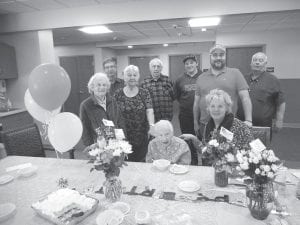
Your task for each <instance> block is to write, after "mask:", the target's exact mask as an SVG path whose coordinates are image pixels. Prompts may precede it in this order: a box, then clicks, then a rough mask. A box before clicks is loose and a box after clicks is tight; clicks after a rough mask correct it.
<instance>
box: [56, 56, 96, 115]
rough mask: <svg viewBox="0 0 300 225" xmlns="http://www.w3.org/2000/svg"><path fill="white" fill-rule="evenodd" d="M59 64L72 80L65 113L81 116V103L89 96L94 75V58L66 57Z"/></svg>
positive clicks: (60, 59) (65, 104)
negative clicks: (89, 83) (90, 82)
mask: <svg viewBox="0 0 300 225" xmlns="http://www.w3.org/2000/svg"><path fill="white" fill-rule="evenodd" d="M59 62H60V65H61V67H63V68H64V69H65V70H66V71H67V73H68V74H69V77H70V80H71V92H70V95H69V97H68V99H67V100H66V102H65V103H64V106H63V111H64V112H72V113H74V114H76V115H79V106H80V103H81V102H82V101H83V100H84V99H86V98H87V97H88V96H89V93H88V89H87V83H88V81H89V79H90V77H91V76H92V75H93V74H94V57H93V56H66V57H60V58H59Z"/></svg>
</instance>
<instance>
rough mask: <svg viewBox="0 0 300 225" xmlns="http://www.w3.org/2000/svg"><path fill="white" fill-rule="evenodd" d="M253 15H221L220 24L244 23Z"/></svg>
mask: <svg viewBox="0 0 300 225" xmlns="http://www.w3.org/2000/svg"><path fill="white" fill-rule="evenodd" d="M253 17H254V15H253V14H243V15H228V16H222V17H221V22H220V25H230V24H246V23H248V22H249V21H250V20H251V19H252V18H253Z"/></svg>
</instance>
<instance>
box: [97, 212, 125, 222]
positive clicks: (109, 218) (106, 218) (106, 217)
mask: <svg viewBox="0 0 300 225" xmlns="http://www.w3.org/2000/svg"><path fill="white" fill-rule="evenodd" d="M123 219H124V214H123V213H122V212H121V211H120V210H116V209H108V210H105V211H104V212H101V213H100V214H99V215H98V216H97V218H96V223H97V225H104V224H105V225H119V224H120V223H122V222H123Z"/></svg>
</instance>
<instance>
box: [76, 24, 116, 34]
mask: <svg viewBox="0 0 300 225" xmlns="http://www.w3.org/2000/svg"><path fill="white" fill-rule="evenodd" d="M78 30H80V31H82V32H84V33H87V34H105V33H111V32H112V31H111V30H110V29H108V28H107V27H106V26H92V27H83V28H80V29H78Z"/></svg>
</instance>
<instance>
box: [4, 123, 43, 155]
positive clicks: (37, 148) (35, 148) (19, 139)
mask: <svg viewBox="0 0 300 225" xmlns="http://www.w3.org/2000/svg"><path fill="white" fill-rule="evenodd" d="M3 143H4V146H5V149H6V153H7V155H19V156H33V157H45V156H46V155H45V151H44V149H43V144H42V140H41V136H40V132H39V129H38V127H37V125H36V124H31V125H29V126H26V127H22V128H18V129H15V130H8V131H5V132H3Z"/></svg>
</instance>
